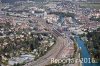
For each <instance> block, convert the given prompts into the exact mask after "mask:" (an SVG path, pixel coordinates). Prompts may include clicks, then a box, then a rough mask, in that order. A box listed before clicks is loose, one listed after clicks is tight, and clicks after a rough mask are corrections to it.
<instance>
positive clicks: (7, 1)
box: [1, 0, 46, 3]
mask: <svg viewBox="0 0 100 66" xmlns="http://www.w3.org/2000/svg"><path fill="white" fill-rule="evenodd" d="M16 1H27V0H1V2H2V3H14V2H16ZM31 1H36V2H43V1H46V0H31Z"/></svg>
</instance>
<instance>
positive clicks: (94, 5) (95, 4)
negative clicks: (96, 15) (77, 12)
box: [79, 3, 100, 9]
mask: <svg viewBox="0 0 100 66" xmlns="http://www.w3.org/2000/svg"><path fill="white" fill-rule="evenodd" d="M79 4H80V7H88V8H96V9H100V3H79Z"/></svg>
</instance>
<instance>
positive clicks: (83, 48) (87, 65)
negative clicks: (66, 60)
mask: <svg viewBox="0 0 100 66" xmlns="http://www.w3.org/2000/svg"><path fill="white" fill-rule="evenodd" d="M59 17H60V18H59V20H58V22H61V23H63V22H64V16H63V15H60V16H59ZM72 20H73V22H74V23H73V26H77V25H78V22H77V21H76V19H75V18H72ZM75 40H76V43H77V44H78V47H79V48H81V52H80V53H81V58H83V59H84V60H85V59H87V62H86V63H85V62H84V63H82V66H100V63H91V62H89V59H90V58H91V56H90V53H89V51H88V49H87V48H86V45H85V42H84V41H83V40H81V39H80V38H79V36H75Z"/></svg>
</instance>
